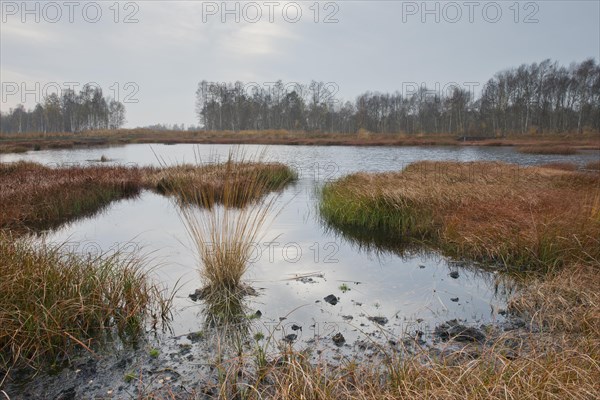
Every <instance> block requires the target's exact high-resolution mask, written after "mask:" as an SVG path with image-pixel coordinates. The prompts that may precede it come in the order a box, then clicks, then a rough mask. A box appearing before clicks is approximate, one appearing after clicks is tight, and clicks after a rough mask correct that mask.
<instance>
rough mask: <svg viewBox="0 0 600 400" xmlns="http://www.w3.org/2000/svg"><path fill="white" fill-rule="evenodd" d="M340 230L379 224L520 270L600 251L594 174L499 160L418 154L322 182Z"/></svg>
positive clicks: (328, 212) (327, 214)
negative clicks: (419, 157) (409, 160)
mask: <svg viewBox="0 0 600 400" xmlns="http://www.w3.org/2000/svg"><path fill="white" fill-rule="evenodd" d="M320 208H321V214H322V215H323V217H324V218H325V220H326V221H328V222H329V223H331V224H332V225H333V226H335V227H338V228H340V229H342V230H344V229H345V228H358V229H362V230H368V231H369V230H370V231H381V230H382V231H385V232H387V233H388V234H389V235H392V236H394V237H396V238H398V239H399V240H402V239H403V240H406V241H411V240H420V241H426V242H430V243H432V244H434V245H436V246H438V247H441V248H442V249H443V250H445V251H447V252H448V253H450V254H453V255H457V256H460V257H471V258H475V259H482V260H493V261H501V262H503V263H505V264H506V265H509V266H512V267H518V268H520V269H521V270H535V269H539V268H541V269H549V268H553V267H555V266H559V265H562V264H564V263H566V262H576V261H588V260H590V259H600V239H599V238H600V176H599V175H598V174H592V173H582V172H572V171H564V170H555V169H548V168H539V167H527V168H524V167H519V166H516V165H509V164H503V163H490V162H475V163H453V162H418V163H415V164H412V165H410V166H408V167H407V168H406V169H405V170H404V171H402V172H396V173H382V174H365V173H358V174H353V175H350V176H348V177H345V178H342V179H340V180H338V181H336V182H333V183H331V184H329V185H327V186H325V188H324V189H323V197H322V201H321V206H320Z"/></svg>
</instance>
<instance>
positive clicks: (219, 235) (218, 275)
mask: <svg viewBox="0 0 600 400" xmlns="http://www.w3.org/2000/svg"><path fill="white" fill-rule="evenodd" d="M261 157H262V156H257V158H256V159H252V158H251V159H246V158H245V156H244V154H243V153H239V152H237V151H234V152H232V153H230V155H229V158H228V160H227V161H226V162H225V163H221V164H216V165H209V166H206V167H200V168H201V170H202V171H203V173H202V174H194V175H193V176H192V177H190V175H189V168H190V167H182V168H173V169H169V170H166V171H165V174H164V176H159V180H158V186H159V187H161V188H163V189H164V190H165V191H167V192H169V193H173V194H175V196H176V198H177V199H178V200H177V202H178V210H179V213H180V216H181V219H182V221H183V223H184V225H185V228H186V230H187V232H188V235H189V237H190V239H191V241H192V243H193V245H194V247H195V250H196V252H197V256H198V262H199V266H198V267H199V272H200V277H201V279H202V281H203V284H204V287H203V289H202V298H203V300H204V301H205V303H206V304H208V306H209V308H210V309H211V310H212V311H211V313H212V315H215V316H219V318H218V320H219V321H223V320H224V319H226V318H223V316H228V315H230V316H231V317H232V318H233V319H235V318H236V317H237V316H239V314H240V313H239V311H240V307H239V304H240V301H239V299H240V298H241V297H243V296H245V295H246V294H247V293H248V291H249V289H248V288H247V287H246V286H245V285H243V284H242V277H243V275H244V274H245V272H246V270H247V268H248V260H249V259H250V257H251V255H252V252H253V251H254V244H255V243H258V241H259V240H260V239H261V237H262V234H263V228H264V227H265V226H266V225H267V224H268V222H269V221H270V220H271V219H272V218H273V217H274V216H275V215H276V210H275V208H276V202H277V199H278V195H277V192H275V194H273V195H271V196H266V194H267V193H270V192H272V191H276V190H278V189H280V188H282V186H283V185H285V184H286V183H288V182H290V181H291V180H293V179H295V172H294V171H292V170H291V169H289V168H288V167H286V166H284V165H281V164H269V163H262V162H260V159H261ZM198 206H200V207H198ZM217 322H218V321H217Z"/></svg>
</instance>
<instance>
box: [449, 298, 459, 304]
mask: <svg viewBox="0 0 600 400" xmlns="http://www.w3.org/2000/svg"><path fill="white" fill-rule="evenodd" d="M450 301H453V302H455V303H458V297H451V298H450Z"/></svg>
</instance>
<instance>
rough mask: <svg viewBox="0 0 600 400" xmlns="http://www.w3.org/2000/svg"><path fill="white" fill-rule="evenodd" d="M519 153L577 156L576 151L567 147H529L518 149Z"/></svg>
mask: <svg viewBox="0 0 600 400" xmlns="http://www.w3.org/2000/svg"><path fill="white" fill-rule="evenodd" d="M517 150H518V151H519V152H520V153H525V154H555V155H567V156H568V155H572V154H577V149H576V148H574V147H571V146H567V145H531V146H525V147H519V148H518V149H517Z"/></svg>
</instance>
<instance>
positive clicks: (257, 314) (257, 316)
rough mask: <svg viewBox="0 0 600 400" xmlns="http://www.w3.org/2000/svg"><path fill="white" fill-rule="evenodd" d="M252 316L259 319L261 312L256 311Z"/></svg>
mask: <svg viewBox="0 0 600 400" xmlns="http://www.w3.org/2000/svg"><path fill="white" fill-rule="evenodd" d="M254 315H256V318H260V317H262V312H261V311H260V310H256V312H255V313H254Z"/></svg>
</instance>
